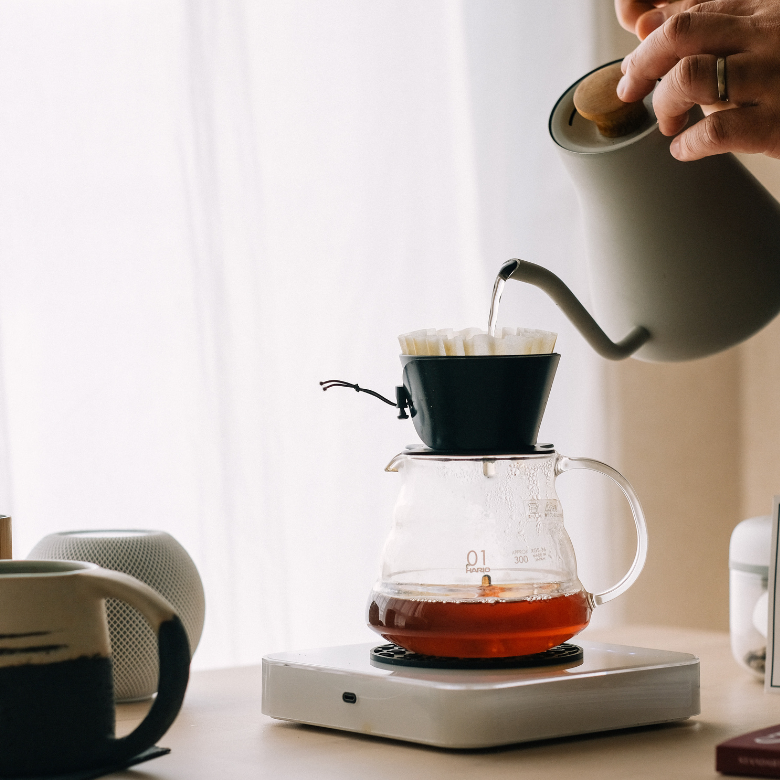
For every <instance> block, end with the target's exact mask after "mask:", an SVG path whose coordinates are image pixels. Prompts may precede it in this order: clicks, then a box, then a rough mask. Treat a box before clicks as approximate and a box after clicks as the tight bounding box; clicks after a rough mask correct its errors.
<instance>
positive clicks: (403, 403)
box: [320, 379, 412, 420]
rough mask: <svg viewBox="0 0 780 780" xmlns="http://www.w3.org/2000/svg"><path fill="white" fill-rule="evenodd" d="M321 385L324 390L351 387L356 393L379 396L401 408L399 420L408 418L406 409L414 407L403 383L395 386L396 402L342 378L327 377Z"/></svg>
mask: <svg viewBox="0 0 780 780" xmlns="http://www.w3.org/2000/svg"><path fill="white" fill-rule="evenodd" d="M320 387H322V389H323V390H330V389H331V387H350V388H352V389H353V390H354V391H355V392H356V393H368V394H369V395H373V396H374V398H378V399H379V400H380V401H384V402H385V403H386V404H389V405H390V406H395V407H396V408H397V409H398V410H399V412H398V419H399V420H406V419H408V417H409V415H408V414H407V413H406V410H407V409H409V410H411V409H412V400H411V398H409V394H408V393H407V392H406V388H405V387H404V386H403V385H401V386H400V387H396V388H395V399H396V400H395V402H393V401H391V400H390V399H389V398H385V397H384V396H383V395H380V394H379V393H377V392H375V391H373V390H369V389H368V388H365V387H361V386H360V385H358V384H353V383H352V382H345V381H344V380H342V379H326V380H325V381H324V382H320Z"/></svg>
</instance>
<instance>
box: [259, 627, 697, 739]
mask: <svg viewBox="0 0 780 780" xmlns="http://www.w3.org/2000/svg"><path fill="white" fill-rule="evenodd" d="M576 644H577V645H578V646H579V647H581V648H582V649H583V658H582V660H581V661H574V662H573V663H570V664H562V665H557V666H548V667H542V668H539V667H537V668H529V669H511V668H510V669H473V670H472V669H435V668H416V667H411V666H395V665H391V664H389V663H383V662H380V661H377V660H374V659H373V658H372V657H371V651H372V649H373V648H375V647H376V645H375V644H374V643H369V644H359V645H345V646H341V647H326V648H319V649H315V650H303V651H300V652H293V653H278V654H274V655H268V656H266V657H265V658H263V704H262V711H263V714H264V715H269V716H271V717H272V718H278V719H280V720H286V721H293V722H296V723H307V724H310V725H314V726H324V727H326V728H334V729H341V730H345V731H354V732H357V733H360V734H371V735H373V736H379V737H389V738H391V739H400V740H406V741H409V742H419V743H422V744H425V745H434V746H436V747H443V748H485V747H493V746H496V745H507V744H512V743H517V742H529V741H533V740H540V739H550V738H553V737H565V736H570V735H574V734H586V733H589V732H597V731H609V730H613V729H622V728H629V727H633V726H645V725H650V724H654V723H666V722H670V721H678V720H685V719H686V718H690V717H691V716H692V715H698V713H699V659H698V658H696V656H693V655H690V654H688V653H676V652H669V651H666V650H650V649H646V648H641V647H625V646H622V645H610V644H601V643H598V642H589V641H587V640H580V639H579V638H578V639H577V640H576Z"/></svg>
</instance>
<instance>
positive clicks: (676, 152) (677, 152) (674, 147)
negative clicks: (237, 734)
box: [669, 136, 682, 160]
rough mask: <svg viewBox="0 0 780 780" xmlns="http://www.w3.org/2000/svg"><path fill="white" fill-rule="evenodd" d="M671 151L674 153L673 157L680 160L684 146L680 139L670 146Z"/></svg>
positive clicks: (676, 139)
mask: <svg viewBox="0 0 780 780" xmlns="http://www.w3.org/2000/svg"><path fill="white" fill-rule="evenodd" d="M669 151H670V152H671V153H672V157H676V158H677V159H678V160H679V159H680V152H681V151H682V144H681V143H680V137H679V136H677V138H675V139H674V140H673V141H672V143H671V144H670V146H669Z"/></svg>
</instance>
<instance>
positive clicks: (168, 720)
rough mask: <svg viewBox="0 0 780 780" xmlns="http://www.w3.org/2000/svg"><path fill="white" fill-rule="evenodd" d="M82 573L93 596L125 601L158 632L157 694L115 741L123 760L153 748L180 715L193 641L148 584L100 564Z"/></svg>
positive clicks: (115, 750)
mask: <svg viewBox="0 0 780 780" xmlns="http://www.w3.org/2000/svg"><path fill="white" fill-rule="evenodd" d="M80 574H81V576H83V577H84V580H83V582H84V583H85V585H87V587H88V588H89V590H90V592H91V594H92V595H93V596H96V597H98V598H115V599H120V600H121V601H124V602H126V603H127V604H129V605H130V606H131V607H134V608H135V609H137V610H138V611H139V612H140V613H141V614H142V615H143V616H144V618H146V621H147V622H148V623H149V625H150V626H151V628H152V630H153V631H154V633H155V634H156V635H157V649H158V651H159V657H160V677H159V682H158V686H157V696H156V698H155V700H154V704H153V705H152V708H151V709H150V710H149V712H148V714H147V715H146V717H145V718H144V719H143V720H142V721H141V723H140V724H139V725H138V726H137V727H136V728H135V730H134V731H131V732H130V733H129V734H128V735H127V736H124V737H121V738H120V739H115V740H114V742H113V744H112V748H113V755H112V756H111V757H110V758H111V760H113V761H117V762H120V761H123V760H125V759H129V758H132V757H133V756H136V755H138V754H139V753H141V752H143V751H144V750H146V749H147V748H150V747H152V745H154V744H155V742H157V740H158V739H160V737H162V736H163V734H165V732H166V731H168V729H169V728H170V726H171V724H172V723H173V721H174V720H175V719H176V716H177V715H178V714H179V710H180V709H181V705H182V702H183V701H184V693H185V691H186V690H187V683H188V681H189V674H190V644H189V640H188V638H187V632H186V630H185V628H184V625H183V624H182V622H181V620H180V619H179V616H178V615H177V614H176V612H175V611H174V609H173V607H171V605H170V604H169V603H168V601H167V600H166V599H164V598H163V597H162V596H161V595H160V594H159V593H157V591H155V590H153V589H152V588H150V587H149V586H148V585H146V584H145V583H143V582H141V581H140V580H137V579H136V578H135V577H130V576H129V575H127V574H123V573H122V572H118V571H111V570H109V569H102V568H97V567H96V568H95V569H88V570H86V571H83V572H80Z"/></svg>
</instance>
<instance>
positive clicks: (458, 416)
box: [401, 354, 561, 454]
mask: <svg viewBox="0 0 780 780" xmlns="http://www.w3.org/2000/svg"><path fill="white" fill-rule="evenodd" d="M560 357H561V356H560V355H558V354H551V355H484V356H476V355H469V356H466V357H460V356H457V357H456V356H440V357H432V356H422V355H420V356H417V355H401V364H402V365H403V377H404V387H405V388H406V392H407V394H408V396H409V398H410V399H411V404H410V409H411V414H412V421H413V422H414V427H415V429H416V430H417V434H418V435H419V437H420V438H421V439H422V440H423V442H425V444H426V445H427V446H428V447H430V448H431V449H432V450H446V451H449V452H489V453H494V454H500V453H521V452H523V451H525V450H528V449H533V447H534V445H535V444H536V437H537V436H538V434H539V426H540V425H541V423H542V417H543V416H544V410H545V408H546V406H547V398H548V396H549V395H550V389H551V388H552V383H553V379H554V378H555V372H556V370H557V368H558V361H559V360H560Z"/></svg>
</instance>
